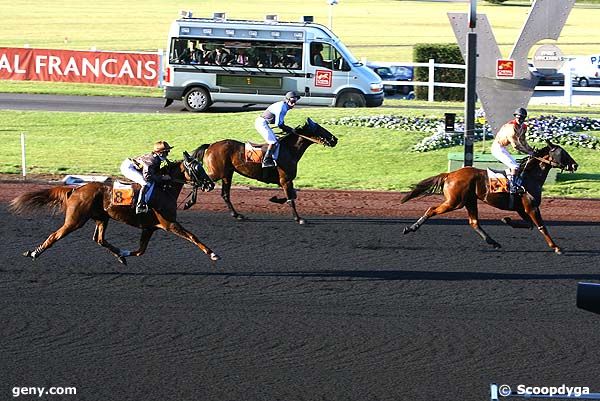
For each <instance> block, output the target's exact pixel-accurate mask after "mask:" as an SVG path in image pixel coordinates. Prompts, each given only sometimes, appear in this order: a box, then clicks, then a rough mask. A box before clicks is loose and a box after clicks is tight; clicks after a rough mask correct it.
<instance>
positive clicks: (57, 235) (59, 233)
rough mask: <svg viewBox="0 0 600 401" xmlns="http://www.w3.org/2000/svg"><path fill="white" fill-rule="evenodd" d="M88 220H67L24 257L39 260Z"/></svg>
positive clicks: (69, 218)
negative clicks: (43, 254) (57, 242)
mask: <svg viewBox="0 0 600 401" xmlns="http://www.w3.org/2000/svg"><path fill="white" fill-rule="evenodd" d="M87 220H88V219H87V218H86V219H81V220H76V219H73V218H71V217H67V218H65V222H64V223H63V225H62V227H60V228H59V229H58V230H56V231H55V232H53V233H52V234H50V235H49V236H48V238H47V239H46V241H44V242H43V243H42V244H41V245H39V246H38V247H37V248H35V249H34V250H33V251H26V252H24V253H23V256H28V257H30V258H32V259H36V258H38V257H39V256H40V255H41V254H42V253H43V252H44V251H45V250H46V249H48V248H50V247H51V246H52V245H54V243H55V242H56V241H58V240H60V239H61V238H63V237H65V236H67V235H68V234H69V233H70V232H72V231H75V230H77V229H79V228H81V227H82V226H83V224H84V223H85V222H86V221H87Z"/></svg>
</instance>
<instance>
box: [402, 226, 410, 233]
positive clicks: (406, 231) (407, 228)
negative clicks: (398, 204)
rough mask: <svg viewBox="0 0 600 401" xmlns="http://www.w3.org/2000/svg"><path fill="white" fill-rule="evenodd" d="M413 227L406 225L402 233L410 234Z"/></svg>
mask: <svg viewBox="0 0 600 401" xmlns="http://www.w3.org/2000/svg"><path fill="white" fill-rule="evenodd" d="M411 231H412V230H411V228H410V227H404V230H402V234H408V233H409V232H411Z"/></svg>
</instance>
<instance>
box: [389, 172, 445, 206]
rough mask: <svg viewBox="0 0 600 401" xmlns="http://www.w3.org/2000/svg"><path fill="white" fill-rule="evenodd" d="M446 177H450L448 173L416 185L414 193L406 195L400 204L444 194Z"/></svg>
mask: <svg viewBox="0 0 600 401" xmlns="http://www.w3.org/2000/svg"><path fill="white" fill-rule="evenodd" d="M446 177H448V173H442V174H438V175H436V176H434V177H429V178H426V179H424V180H423V181H421V182H419V183H418V184H416V185H415V186H414V187H413V189H412V191H410V192H409V193H407V194H406V195H404V197H403V198H402V199H401V200H400V203H404V202H408V201H409V200H411V199H414V198H416V197H418V196H427V195H432V194H439V193H442V189H443V188H444V182H445V181H446Z"/></svg>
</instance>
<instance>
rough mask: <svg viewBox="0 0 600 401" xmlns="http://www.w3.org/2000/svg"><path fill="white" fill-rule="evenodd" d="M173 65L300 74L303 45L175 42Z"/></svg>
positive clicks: (171, 56) (171, 54)
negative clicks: (278, 70) (269, 70)
mask: <svg viewBox="0 0 600 401" xmlns="http://www.w3.org/2000/svg"><path fill="white" fill-rule="evenodd" d="M169 62H170V63H171V64H188V65H195V64H196V65H205V66H210V65H215V66H222V67H223V66H231V67H243V68H258V69H261V68H280V69H286V70H299V69H301V68H302V42H283V41H282V42H275V41H259V40H248V39H236V40H223V39H209V38H189V39H188V38H185V39H183V38H173V39H172V41H171V46H170V49H169Z"/></svg>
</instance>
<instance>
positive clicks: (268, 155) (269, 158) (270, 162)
mask: <svg viewBox="0 0 600 401" xmlns="http://www.w3.org/2000/svg"><path fill="white" fill-rule="evenodd" d="M273 148H274V147H273V145H269V147H268V148H267V151H266V152H265V155H264V156H263V160H262V166H263V168H269V167H276V166H277V163H276V162H275V160H274V159H273V152H274V149H273Z"/></svg>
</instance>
